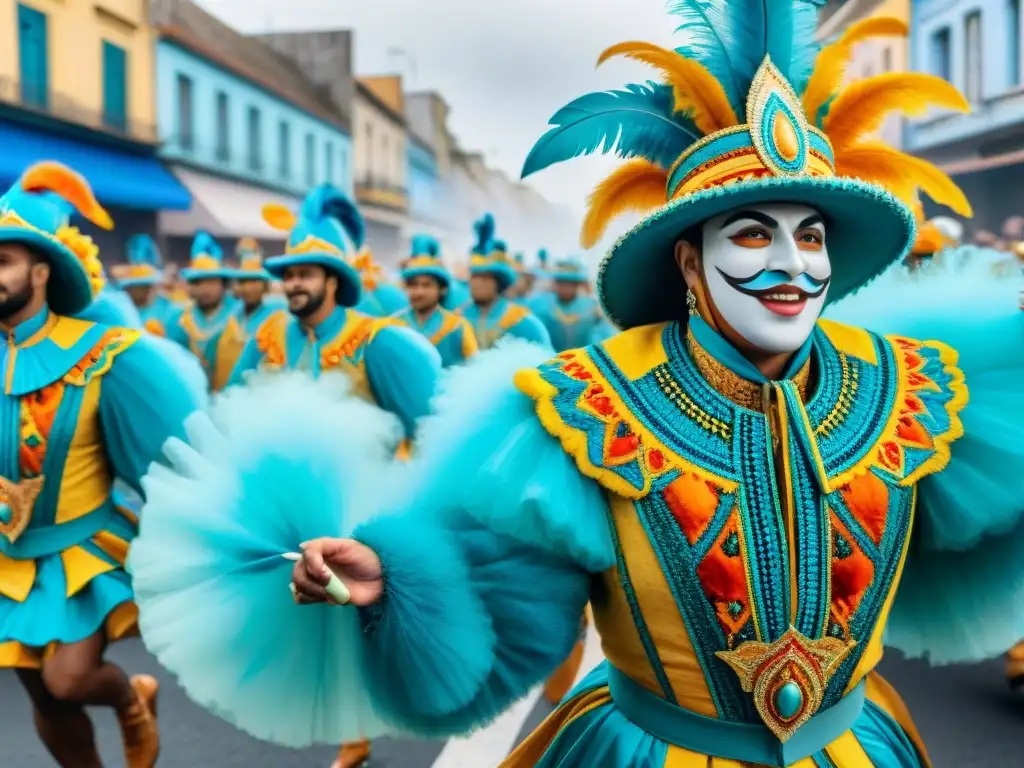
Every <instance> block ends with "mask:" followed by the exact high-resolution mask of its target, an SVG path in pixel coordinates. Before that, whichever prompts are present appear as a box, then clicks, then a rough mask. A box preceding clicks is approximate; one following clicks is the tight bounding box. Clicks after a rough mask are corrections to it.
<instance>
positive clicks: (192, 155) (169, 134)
mask: <svg viewBox="0 0 1024 768" xmlns="http://www.w3.org/2000/svg"><path fill="white" fill-rule="evenodd" d="M182 78H187V80H183V79H182ZM183 83H187V84H186V85H183ZM183 88H184V90H187V91H190V92H191V98H186V97H185V96H183V93H182V91H183ZM186 101H187V102H190V107H188V108H186V109H185V110H183V108H182V103H183V102H186ZM250 110H256V113H257V114H258V115H259V131H258V134H259V135H258V142H257V146H258V151H257V152H256V153H255V154H256V157H257V158H258V160H259V162H258V163H256V164H254V163H251V162H250V160H251V159H252V157H251V153H250V142H249V138H250ZM188 111H191V136H189V135H188V134H189V131H188V130H187V128H186V125H187V124H188V122H189V121H188V117H187V115H186V114H184V113H185V112H188ZM224 115H226V116H227V120H226V126H227V128H226V130H225V129H224V127H223V126H224V125H225V121H224V120H223V116H224ZM157 121H158V129H159V134H160V139H161V141H162V142H163V147H162V150H161V154H162V155H163V157H164V158H165V159H166V160H169V161H181V162H186V163H189V164H191V165H194V166H196V167H199V168H205V169H207V170H210V171H213V172H215V173H219V174H223V175H229V176H234V177H236V178H238V179H241V180H244V181H250V182H254V183H257V184H260V185H263V186H268V187H273V188H276V189H280V190H282V191H284V192H288V193H291V194H294V195H302V194H304V193H305V192H306V190H308V189H309V188H310V187H311V186H314V185H316V184H320V183H322V182H325V181H330V182H332V183H334V184H336V185H337V186H339V187H341V188H342V189H344V190H346V191H348V192H349V193H350V194H351V192H352V139H351V137H350V136H349V135H348V134H346V133H345V132H344V131H343V130H341V129H340V128H338V127H337V126H334V125H331V124H330V123H327V122H325V121H323V120H321V119H319V118H318V117H315V116H313V115H311V114H309V113H308V112H305V111H304V110H302V109H300V108H298V107H296V106H294V105H292V104H291V103H289V102H287V101H285V100H284V99H282V98H280V97H278V96H277V95H275V94H272V93H270V92H269V91H267V90H264V89H263V88H262V87H260V86H258V85H255V84H253V83H251V82H249V81H247V80H245V79H243V78H241V77H239V76H237V75H235V74H234V73H232V72H229V71H227V70H225V69H222V68H220V67H219V66H218V65H216V64H214V63H211V62H208V61H206V60H205V59H203V58H201V57H199V56H197V55H195V54H194V53H192V52H191V51H188V50H186V49H184V48H182V47H180V46H178V45H176V44H175V43H173V42H170V41H167V40H160V41H159V43H158V44H157ZM282 124H284V125H287V126H288V128H287V136H286V138H287V141H284V142H282V136H281V132H280V131H281V129H280V125H282ZM283 146H286V147H287V149H288V151H287V153H285V152H283V151H282V147H283ZM310 150H311V151H310ZM286 154H287V158H288V159H287V161H285V160H284V157H285V155H286Z"/></svg>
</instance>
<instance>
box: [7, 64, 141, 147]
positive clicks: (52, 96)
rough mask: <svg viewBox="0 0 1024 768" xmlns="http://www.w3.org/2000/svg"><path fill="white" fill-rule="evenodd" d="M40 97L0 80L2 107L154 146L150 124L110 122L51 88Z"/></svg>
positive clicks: (13, 82)
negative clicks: (9, 106) (6, 105)
mask: <svg viewBox="0 0 1024 768" xmlns="http://www.w3.org/2000/svg"><path fill="white" fill-rule="evenodd" d="M41 96H42V95H41V94H38V93H32V92H30V91H29V92H25V91H24V90H23V89H22V86H21V83H20V82H19V81H18V80H16V79H15V78H13V77H0V102H2V103H5V104H12V105H14V106H16V107H18V108H19V109H23V110H25V111H26V112H34V113H36V114H39V115H45V116H47V117H52V118H55V119H57V120H61V121H64V122H67V123H74V124H75V125H81V126H85V127H86V128H90V129H92V130H94V131H99V132H101V133H107V134H110V135H112V136H117V137H119V138H123V139H128V140H131V141H140V142H143V143H146V144H156V143H157V130H156V125H155V124H153V123H149V122H145V121H141V120H132V119H125V118H122V117H121V116H120V115H118V116H117V117H116V119H112V117H111V115H105V114H104V113H103V111H102V110H96V109H92V108H90V107H87V106H85V105H84V104H82V102H80V101H78V100H77V99H75V98H74V97H73V96H69V95H68V94H66V93H60V92H59V91H54V90H53V89H52V88H51V89H50V90H49V91H47V93H46V94H45V98H41Z"/></svg>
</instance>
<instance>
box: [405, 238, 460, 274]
mask: <svg viewBox="0 0 1024 768" xmlns="http://www.w3.org/2000/svg"><path fill="white" fill-rule="evenodd" d="M411 250H412V255H411V256H410V257H409V258H408V259H407V260H406V262H405V264H403V265H402V279H403V280H410V279H412V278H414V277H419V276H421V275H429V276H430V277H433V278H435V279H436V280H438V281H439V282H440V283H441V284H442V285H448V283H450V282H451V275H450V274H449V273H448V270H447V268H445V266H444V262H443V261H441V244H440V243H439V242H438V241H437V238H435V237H431V236H430V235H415V236H414V237H413V238H412V249H411Z"/></svg>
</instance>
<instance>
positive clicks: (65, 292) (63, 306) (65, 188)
mask: <svg viewBox="0 0 1024 768" xmlns="http://www.w3.org/2000/svg"><path fill="white" fill-rule="evenodd" d="M76 210H77V211H78V213H80V214H81V215H82V216H84V217H85V218H86V219H88V220H89V221H91V222H92V223H93V224H95V225H96V226H98V227H101V228H103V229H113V227H114V222H113V221H112V220H111V218H110V215H109V214H108V213H107V212H106V211H105V210H104V209H103V208H102V207H101V206H100V204H99V202H97V200H96V198H95V196H94V195H93V193H92V188H91V187H90V186H89V184H88V182H87V181H86V180H85V179H84V178H82V177H81V176H80V175H79V174H77V173H75V171H73V170H71V169H70V168H68V167H67V166H64V165H61V164H60V163H55V162H50V161H47V162H42V163H36V164H35V165H33V166H31V167H29V168H28V169H27V170H26V171H25V172H24V173H23V174H22V176H21V178H20V179H18V181H16V182H15V183H14V185H13V186H12V187H11V188H10V189H9V190H7V192H6V194H4V196H3V197H0V242H4V243H12V242H14V243H23V244H24V245H26V246H28V247H30V248H32V249H33V250H34V251H36V252H37V253H39V254H40V255H41V256H42V257H43V258H45V259H46V261H47V263H48V264H49V265H50V279H49V282H48V283H47V285H46V302H47V304H48V305H49V307H50V309H52V310H53V311H54V312H56V313H57V314H59V315H74V314H77V313H78V312H81V311H82V310H83V309H85V308H86V307H87V306H89V304H90V303H91V302H92V300H93V299H94V298H95V297H96V296H97V295H98V294H99V292H100V291H101V290H102V289H103V284H104V279H103V266H102V264H101V263H100V258H99V248H98V247H97V246H96V244H95V243H94V242H93V241H92V238H90V237H88V236H86V235H83V234H82V233H80V232H79V231H78V228H77V227H73V226H71V214H72V213H73V212H75V211H76Z"/></svg>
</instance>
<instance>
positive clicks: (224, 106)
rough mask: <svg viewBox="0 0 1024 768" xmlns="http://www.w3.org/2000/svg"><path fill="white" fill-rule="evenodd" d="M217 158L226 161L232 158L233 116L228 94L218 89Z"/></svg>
mask: <svg viewBox="0 0 1024 768" xmlns="http://www.w3.org/2000/svg"><path fill="white" fill-rule="evenodd" d="M216 102H217V103H216V109H217V116H216V120H217V149H216V152H217V160H219V161H220V162H222V163H226V162H228V161H229V160H230V159H231V118H230V116H229V115H230V112H229V111H228V95H227V94H226V93H224V91H217V96H216Z"/></svg>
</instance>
